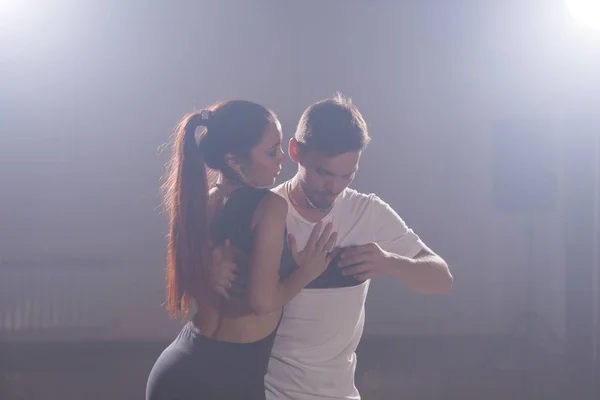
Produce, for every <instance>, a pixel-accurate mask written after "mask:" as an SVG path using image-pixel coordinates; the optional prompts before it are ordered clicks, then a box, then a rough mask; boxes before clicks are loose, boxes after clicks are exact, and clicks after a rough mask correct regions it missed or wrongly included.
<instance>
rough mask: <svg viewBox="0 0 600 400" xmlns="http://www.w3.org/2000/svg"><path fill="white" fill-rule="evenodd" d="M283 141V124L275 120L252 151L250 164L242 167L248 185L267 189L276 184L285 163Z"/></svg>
mask: <svg viewBox="0 0 600 400" xmlns="http://www.w3.org/2000/svg"><path fill="white" fill-rule="evenodd" d="M281 140H282V134H281V124H280V123H279V121H277V120H275V121H274V122H271V123H269V125H267V127H266V129H265V133H264V135H263V137H262V139H261V140H260V142H258V144H257V145H256V146H254V147H253V148H252V150H250V162H249V163H247V164H244V165H242V166H241V167H240V170H241V172H242V174H241V175H242V177H243V178H244V180H245V181H247V182H245V183H246V184H247V185H251V186H254V187H265V186H271V185H273V184H274V183H275V180H276V179H277V176H279V172H280V171H281V165H282V164H283V162H284V161H285V155H284V154H283V149H282V148H281Z"/></svg>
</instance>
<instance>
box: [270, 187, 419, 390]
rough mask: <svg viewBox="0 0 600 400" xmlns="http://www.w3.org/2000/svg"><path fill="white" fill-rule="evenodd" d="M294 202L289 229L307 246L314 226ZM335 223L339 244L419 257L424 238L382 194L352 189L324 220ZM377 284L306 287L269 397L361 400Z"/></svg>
mask: <svg viewBox="0 0 600 400" xmlns="http://www.w3.org/2000/svg"><path fill="white" fill-rule="evenodd" d="M274 192H276V193H278V194H279V195H280V196H282V197H283V198H284V199H286V200H287V201H288V206H289V211H288V215H287V229H288V231H289V232H290V233H292V234H293V235H294V236H295V238H296V242H297V245H298V248H299V249H302V248H303V247H304V246H305V245H306V242H307V241H308V237H309V235H310V233H311V231H312V229H313V227H314V223H313V222H309V221H307V220H306V219H305V218H303V217H302V216H300V214H298V212H297V211H296V209H295V208H294V206H293V205H292V204H291V203H290V202H289V199H288V197H287V193H286V191H285V186H284V185H280V186H278V187H277V188H275V189H274ZM329 221H333V230H334V231H337V232H338V239H337V242H336V245H339V246H342V247H343V246H349V245H361V244H365V243H370V242H375V243H377V244H379V246H381V248H383V249H384V250H387V251H390V252H394V253H397V254H400V255H403V256H406V257H414V256H415V255H417V254H418V253H419V252H420V251H421V250H422V248H423V247H422V245H423V244H422V242H421V241H420V239H419V237H418V236H417V235H416V234H415V233H414V232H413V231H412V230H411V229H409V228H408V227H407V226H406V224H405V223H404V221H403V220H402V219H401V218H400V216H399V215H398V214H397V213H396V212H395V211H394V210H393V209H392V208H391V207H390V206H389V205H388V204H387V203H385V202H384V201H382V200H381V199H380V198H379V197H377V196H376V195H374V194H369V195H366V194H362V193H359V192H357V191H356V190H353V189H346V190H344V192H343V193H342V194H340V196H339V197H338V199H337V200H336V202H335V205H334V206H333V209H332V210H331V212H330V213H329V215H327V217H325V218H324V219H323V222H324V223H327V222H329ZM369 283H370V281H365V282H364V283H362V284H360V285H357V286H351V287H342V288H326V289H304V290H302V292H301V293H300V294H299V295H298V296H296V297H295V298H294V299H293V300H292V301H290V302H289V303H288V304H287V305H286V306H285V307H284V309H283V318H282V320H281V324H280V326H279V330H278V332H277V336H276V338H275V343H274V345H273V350H272V353H271V359H270V361H269V370H268V373H267V376H266V378H265V384H266V388H267V390H266V394H267V399H268V400H316V399H360V395H359V393H358V390H357V389H356V386H355V385H354V372H355V369H356V354H355V351H356V347H357V346H358V342H359V341H360V338H361V336H362V332H363V327H364V322H365V300H366V297H367V291H368V289H369Z"/></svg>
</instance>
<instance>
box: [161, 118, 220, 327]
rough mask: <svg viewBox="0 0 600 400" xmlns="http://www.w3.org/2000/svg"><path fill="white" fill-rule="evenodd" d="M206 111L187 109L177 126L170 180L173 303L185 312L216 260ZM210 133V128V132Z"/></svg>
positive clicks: (169, 290)
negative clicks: (199, 132) (203, 141)
mask: <svg viewBox="0 0 600 400" xmlns="http://www.w3.org/2000/svg"><path fill="white" fill-rule="evenodd" d="M206 122H207V119H206V114H205V113H204V112H200V113H192V114H188V115H186V116H185V117H184V118H183V119H182V120H181V122H180V123H179V125H178V127H177V129H176V132H175V141H174V146H173V157H172V159H171V162H170V171H169V174H168V176H167V180H166V182H165V185H164V189H165V195H166V196H165V200H166V206H167V209H168V212H169V236H168V248H167V269H166V286H167V309H168V311H169V314H170V315H171V317H176V316H177V315H181V316H182V317H185V316H186V315H187V313H188V312H189V309H190V303H191V301H192V300H194V299H197V296H196V294H197V293H198V286H199V284H201V283H202V282H204V281H205V277H206V268H205V266H206V265H207V262H210V260H209V259H208V257H209V256H210V239H209V230H208V217H207V214H208V213H207V203H208V189H209V188H208V181H207V171H206V165H205V161H204V154H203V153H204V152H203V151H202V149H201V148H200V146H199V145H198V144H197V142H196V134H195V132H196V128H198V127H199V126H206ZM204 133H206V132H204Z"/></svg>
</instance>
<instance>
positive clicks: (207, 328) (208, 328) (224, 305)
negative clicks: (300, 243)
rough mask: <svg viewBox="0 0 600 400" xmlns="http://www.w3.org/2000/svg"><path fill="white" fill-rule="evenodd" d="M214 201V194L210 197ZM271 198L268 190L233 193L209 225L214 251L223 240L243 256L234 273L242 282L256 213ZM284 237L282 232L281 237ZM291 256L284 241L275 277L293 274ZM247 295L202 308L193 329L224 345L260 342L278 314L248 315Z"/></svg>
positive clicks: (248, 272) (239, 259) (270, 330)
mask: <svg viewBox="0 0 600 400" xmlns="http://www.w3.org/2000/svg"><path fill="white" fill-rule="evenodd" d="M213 195H215V196H216V197H218V196H219V195H218V193H214V194H213ZM268 195H271V196H273V195H274V194H273V193H272V192H271V191H270V190H268V189H255V188H251V187H247V186H243V187H240V188H238V189H235V190H234V191H233V192H232V193H230V195H229V196H228V197H227V199H226V200H225V202H224V204H223V206H222V207H221V208H220V209H218V210H217V211H216V213H215V215H214V216H212V222H211V224H210V232H211V236H212V242H213V244H214V246H215V247H218V246H222V245H223V244H224V243H225V241H226V240H229V243H230V245H231V247H232V248H233V250H234V251H235V252H239V253H241V254H242V255H243V257H242V258H237V261H238V272H239V275H240V276H241V277H242V280H243V281H245V280H246V279H247V277H248V276H249V274H250V271H249V268H250V264H249V258H250V255H251V252H252V246H253V225H254V223H255V222H256V221H255V219H256V210H257V208H258V207H259V205H260V203H261V202H262V201H264V200H265V198H266V196H268ZM283 234H284V236H285V232H284V233H283ZM292 265H293V264H292V255H291V252H290V250H289V247H288V246H287V241H286V240H284V248H283V252H282V256H281V265H280V268H279V273H280V276H281V278H285V277H287V276H288V275H289V274H290V273H291V272H292V270H293V267H292ZM248 303H249V300H248V296H247V292H246V291H245V290H244V291H241V293H240V294H239V295H238V296H237V297H235V298H233V299H232V300H230V301H228V300H225V299H224V298H221V297H219V298H218V300H217V301H211V302H208V304H206V305H205V306H204V307H203V309H202V310H201V311H202V312H201V313H198V314H197V316H196V317H195V318H194V323H195V325H196V327H197V328H198V329H199V330H200V331H202V332H203V333H204V335H205V336H207V337H210V338H213V339H216V340H221V341H227V342H235V343H250V342H255V341H257V340H260V339H262V338H264V337H266V336H267V335H269V334H270V333H272V332H273V331H274V329H275V328H276V326H277V324H278V322H279V318H280V314H281V310H277V311H276V312H273V313H270V314H266V315H261V316H259V315H256V314H254V313H252V312H251V311H250V308H249V306H248Z"/></svg>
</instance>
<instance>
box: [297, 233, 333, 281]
mask: <svg viewBox="0 0 600 400" xmlns="http://www.w3.org/2000/svg"><path fill="white" fill-rule="evenodd" d="M322 226H323V222H322V221H319V222H317V223H316V224H315V227H314V228H313V230H312V233H311V234H310V237H309V238H308V242H307V243H306V246H305V247H304V249H303V250H302V251H298V249H297V247H296V239H295V238H294V236H293V235H292V234H289V235H288V241H289V245H290V249H291V251H292V256H293V257H294V261H295V262H296V265H297V266H298V270H299V272H302V273H303V274H305V275H306V276H307V277H308V278H309V281H312V280H314V279H317V278H318V277H319V276H320V275H321V274H322V273H323V272H325V270H326V269H327V265H328V264H329V262H330V261H331V259H332V258H333V253H332V249H333V246H334V245H335V241H336V239H337V232H333V233H331V230H332V227H333V223H331V222H329V223H328V224H327V225H326V226H325V229H323V232H322V233H321V228H322ZM319 233H320V235H319Z"/></svg>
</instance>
